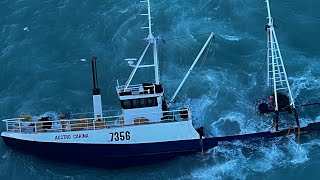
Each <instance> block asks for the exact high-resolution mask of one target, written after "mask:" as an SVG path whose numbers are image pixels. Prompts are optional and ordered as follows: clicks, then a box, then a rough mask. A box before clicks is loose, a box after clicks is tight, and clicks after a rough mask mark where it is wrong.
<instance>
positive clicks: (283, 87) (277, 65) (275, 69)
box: [266, 0, 300, 130]
mask: <svg viewBox="0 0 320 180" xmlns="http://www.w3.org/2000/svg"><path fill="white" fill-rule="evenodd" d="M266 3H267V8H268V17H267V19H268V20H269V22H268V24H267V26H266V31H267V47H268V51H267V63H268V66H267V84H268V86H270V87H272V88H273V93H274V105H275V113H276V117H275V123H276V130H278V121H279V104H278V103H279V102H278V92H280V91H281V92H285V93H286V94H287V95H288V97H289V101H290V107H291V109H292V110H293V111H294V115H295V119H296V122H297V126H298V128H299V129H300V124H299V118H298V114H297V111H296V108H295V103H294V99H293V97H292V93H291V89H290V85H289V82H288V77H287V73H286V69H285V67H284V64H283V60H282V55H281V51H280V47H279V44H278V40H277V36H276V32H275V29H274V27H275V26H274V24H273V19H272V17H271V11H270V4H269V0H266Z"/></svg>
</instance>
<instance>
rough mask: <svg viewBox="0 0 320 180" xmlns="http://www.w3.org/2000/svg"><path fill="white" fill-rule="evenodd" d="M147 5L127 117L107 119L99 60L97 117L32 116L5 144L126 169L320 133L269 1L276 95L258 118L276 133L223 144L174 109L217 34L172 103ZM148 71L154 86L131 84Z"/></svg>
mask: <svg viewBox="0 0 320 180" xmlns="http://www.w3.org/2000/svg"><path fill="white" fill-rule="evenodd" d="M141 2H142V3H146V5H147V13H146V14H141V15H143V16H146V17H147V19H148V25H147V26H146V27H143V28H144V29H147V30H148V36H147V37H146V38H145V41H146V44H147V45H146V47H145V49H144V51H143V53H142V54H141V56H140V57H139V58H138V59H136V58H128V59H126V61H128V64H129V66H131V67H132V68H133V70H132V72H131V74H130V75H129V78H128V80H127V81H126V83H124V84H123V85H119V83H118V85H117V87H116V93H117V95H118V98H119V102H120V106H121V114H119V115H112V116H104V111H103V110H102V101H101V90H100V88H99V87H98V75H97V68H96V64H97V58H96V57H93V58H92V75H93V110H94V112H93V116H92V117H87V115H86V114H77V115H74V114H73V115H72V114H68V113H66V114H60V115H58V116H57V117H51V116H29V115H25V116H23V117H19V118H12V119H5V120H2V121H3V122H4V123H5V124H6V130H5V131H4V132H2V134H1V137H2V139H3V141H4V142H5V144H6V145H7V146H9V147H12V148H14V149H18V150H22V151H25V152H29V153H32V154H36V155H39V156H42V157H45V158H49V159H54V160H61V161H63V162H73V163H81V164H86V165H93V166H103V167H108V168H120V167H128V166H135V165H145V164H149V163H155V162H158V161H163V160H167V159H171V158H174V157H177V156H181V155H188V154H193V153H197V152H203V151H205V150H207V149H210V148H212V147H215V146H217V145H219V142H224V141H234V140H251V139H261V138H263V139H269V138H274V137H279V136H285V135H287V134H288V132H294V133H298V134H300V132H309V131H317V130H320V122H314V123H310V124H308V125H307V126H304V127H300V123H299V117H298V113H297V109H296V105H295V102H294V99H293V97H292V94H291V90H290V86H289V82H288V79H287V74H286V71H285V67H284V63H283V60H282V56H281V52H280V48H279V44H278V41H277V38H276V34H275V30H274V24H273V20H272V17H271V13H270V7H269V1H268V0H267V1H266V2H267V8H268V20H269V21H268V24H267V26H266V31H267V35H268V39H267V42H268V43H267V44H268V46H267V47H268V50H267V52H268V53H267V59H268V66H267V67H268V68H267V73H268V85H269V86H270V87H271V89H272V93H271V94H270V96H272V97H273V98H270V99H258V100H257V102H256V111H257V112H258V114H260V115H268V114H272V119H273V123H274V125H273V126H272V128H271V129H268V130H266V131H264V132H256V133H250V134H237V135H232V136H223V137H208V136H207V134H206V132H205V128H204V127H199V128H195V127H194V124H193V118H192V114H191V110H189V109H188V108H186V107H181V108H179V109H176V110H173V109H171V107H170V105H169V104H170V103H173V102H174V100H175V97H176V95H177V94H178V92H179V91H180V89H181V88H182V86H183V84H184V82H185V81H186V79H187V77H188V76H189V74H190V72H191V71H192V69H193V68H194V66H195V65H196V63H197V61H198V60H199V58H200V57H201V55H202V53H203V52H204V50H205V49H206V47H207V46H208V44H209V43H210V41H211V40H212V39H213V38H214V34H213V33H211V34H210V36H209V37H208V39H207V41H206V42H205V44H204V46H203V47H202V49H201V50H200V52H199V54H198V55H197V57H196V59H195V61H194V62H193V64H192V65H191V67H190V69H189V70H188V71H187V73H186V75H185V77H184V78H183V80H182V82H181V83H180V85H179V87H178V88H177V90H176V92H175V93H174V95H173V97H172V98H171V100H170V101H169V102H166V100H165V95H164V87H163V85H162V84H161V83H160V77H159V68H158V64H159V62H158V48H157V43H158V40H159V39H158V38H155V37H154V35H153V33H152V22H151V9H150V0H146V1H141ZM150 48H151V49H152V52H153V63H152V64H143V63H142V62H143V60H144V59H145V54H146V52H147V50H148V49H150ZM135 62H136V63H135ZM140 68H153V70H154V82H151V83H150V82H147V83H141V84H131V81H132V79H133V78H134V76H135V74H136V72H137V71H138V70H139V69H140ZM313 104H317V103H313ZM305 106H307V105H305ZM282 113H289V114H293V117H294V119H295V122H296V125H295V126H293V127H279V122H281V120H282V119H281V114H282ZM76 116H77V117H76Z"/></svg>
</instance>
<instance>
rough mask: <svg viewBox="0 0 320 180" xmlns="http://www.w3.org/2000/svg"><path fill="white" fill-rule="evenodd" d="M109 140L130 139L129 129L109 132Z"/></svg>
mask: <svg viewBox="0 0 320 180" xmlns="http://www.w3.org/2000/svg"><path fill="white" fill-rule="evenodd" d="M109 134H110V135H111V139H110V141H124V140H130V132H129V131H120V132H111V133H109Z"/></svg>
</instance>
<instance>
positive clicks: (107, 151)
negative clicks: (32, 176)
mask: <svg viewBox="0 0 320 180" xmlns="http://www.w3.org/2000/svg"><path fill="white" fill-rule="evenodd" d="M2 139H3V140H4V142H5V144H6V145H7V146H9V147H11V148H13V149H17V150H20V151H24V152H27V153H32V154H35V155H38V156H41V157H43V158H46V159H52V160H58V161H62V162H72V163H77V164H83V165H89V166H98V167H107V168H124V167H129V166H137V165H145V164H150V163H156V162H160V161H165V160H169V159H173V158H175V157H177V156H182V155H188V154H193V153H196V152H198V151H201V146H200V140H185V141H172V142H161V143H145V144H118V145H116V144H76V143H52V142H36V141H26V140H19V139H15V138H8V137H2Z"/></svg>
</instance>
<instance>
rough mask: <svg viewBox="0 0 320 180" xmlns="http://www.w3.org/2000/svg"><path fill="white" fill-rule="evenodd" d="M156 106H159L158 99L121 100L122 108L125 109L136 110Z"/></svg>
mask: <svg viewBox="0 0 320 180" xmlns="http://www.w3.org/2000/svg"><path fill="white" fill-rule="evenodd" d="M154 106H158V102H157V98H156V97H151V98H140V99H127V100H121V107H122V108H123V109H135V108H144V107H154Z"/></svg>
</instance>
